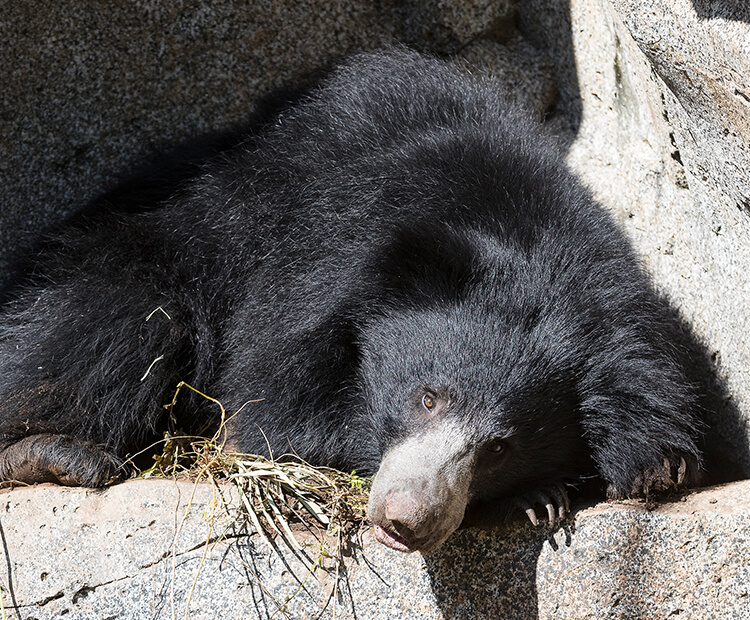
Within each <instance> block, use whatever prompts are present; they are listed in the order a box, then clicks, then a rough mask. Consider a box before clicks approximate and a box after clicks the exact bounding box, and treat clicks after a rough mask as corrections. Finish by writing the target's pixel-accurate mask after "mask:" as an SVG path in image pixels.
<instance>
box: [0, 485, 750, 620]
mask: <svg viewBox="0 0 750 620" xmlns="http://www.w3.org/2000/svg"><path fill="white" fill-rule="evenodd" d="M227 524H228V520H227V517H226V516H225V514H224V513H223V512H222V511H221V510H220V508H219V503H218V502H217V501H216V490H215V489H214V488H213V487H212V486H211V485H208V484H200V485H197V487H195V488H194V486H193V484H192V483H190V482H179V483H176V482H173V481H169V480H139V481H130V482H127V483H124V484H121V485H118V486H115V487H112V488H110V489H108V490H106V491H100V492H93V491H88V490H85V489H67V488H60V487H54V486H42V487H37V488H30V489H16V490H13V491H4V492H0V526H1V528H2V531H1V534H2V540H3V543H4V553H5V562H2V563H0V585H2V588H3V602H4V605H5V609H6V610H7V611H8V614H9V615H8V617H10V618H12V617H15V616H14V615H13V611H11V609H12V608H13V607H16V608H17V610H18V612H19V614H20V617H21V618H23V619H24V620H29V619H31V618H33V619H35V620H48V619H49V620H52V619H53V618H54V619H59V618H66V619H67V620H84V619H86V620H88V619H91V618H97V619H105V618H106V619H108V620H116V619H117V620H120V619H122V620H140V619H141V618H143V619H146V618H151V619H154V620H158V619H161V618H165V619H166V618H173V617H177V618H185V617H187V618H190V619H192V620H203V619H209V618H223V619H224V618H248V619H249V618H263V619H268V618H271V617H275V618H278V617H282V618H294V619H304V618H325V619H328V618H359V619H361V620H365V619H369V618H377V619H382V618H427V619H433V618H434V619H438V618H446V619H448V618H451V619H453V618H455V619H462V620H463V619H466V620H481V619H485V618H487V619H489V618H493V619H494V618H503V619H507V620H536V619H547V618H549V619H552V618H592V619H598V620H600V619H604V618H622V619H628V620H632V619H634V618H666V617H672V616H679V617H680V618H689V619H696V620H698V619H710V618H717V619H718V618H750V545H749V544H748V543H749V541H750V482H743V483H735V484H734V485H730V486H726V487H723V488H714V489H707V490H703V491H701V492H699V493H695V494H693V495H691V496H688V497H687V498H684V499H683V500H682V501H677V502H674V503H671V504H664V505H661V506H659V507H657V508H656V509H655V510H653V511H650V512H649V511H647V510H646V509H645V507H644V506H643V505H642V504H637V503H632V504H628V503H618V504H601V505H598V506H595V507H592V508H588V509H583V510H578V511H576V514H575V521H574V523H568V524H567V525H566V526H565V528H564V529H561V530H558V531H557V532H556V533H554V534H553V535H550V534H549V533H548V532H546V531H544V530H537V531H535V530H534V529H533V528H532V527H531V526H530V525H525V524H517V525H510V526H507V527H504V528H498V529H495V530H492V531H489V532H488V531H481V530H473V529H471V530H462V531H460V532H458V533H457V534H454V536H453V537H452V538H451V539H450V540H449V541H448V542H447V543H446V544H445V545H444V546H443V547H441V548H440V549H439V550H437V551H436V552H433V553H431V554H428V555H425V556H422V555H420V554H412V555H404V554H401V553H399V552H396V551H392V550H390V549H387V548H385V547H383V546H382V545H380V544H379V543H377V542H376V541H375V540H374V538H372V536H371V535H370V533H369V532H365V533H364V534H363V536H362V539H361V541H360V543H358V544H356V545H354V546H352V547H351V549H350V552H349V554H348V557H347V558H346V560H345V566H344V567H342V570H341V571H340V574H339V578H338V580H337V579H336V578H335V573H334V572H333V571H331V570H330V568H331V563H330V561H327V562H326V566H327V567H328V568H329V572H325V571H323V570H317V571H316V572H315V574H314V575H313V574H310V572H309V570H308V569H307V568H306V566H305V564H304V563H303V562H302V561H300V559H299V557H295V556H294V555H293V554H292V553H291V552H290V551H288V550H286V549H285V548H284V547H283V545H279V546H278V549H279V551H281V554H282V556H283V559H282V557H280V556H279V555H277V553H276V552H274V551H272V550H271V549H270V548H269V547H268V545H267V544H266V543H265V542H263V541H261V540H260V539H259V538H258V537H257V536H254V535H250V536H248V535H246V534H245V533H243V532H241V531H239V532H238V531H235V530H232V529H228V530H227ZM222 533H226V536H225V537H224V538H223V539H221V534H222ZM301 540H303V541H305V540H306V541H307V546H306V547H305V553H306V554H307V555H308V556H309V557H310V558H314V557H315V556H316V546H315V543H314V540H313V539H312V538H311V537H308V538H304V537H303V538H302V539H301ZM206 543H208V544H206ZM334 601H335V603H334ZM186 612H187V615H186Z"/></svg>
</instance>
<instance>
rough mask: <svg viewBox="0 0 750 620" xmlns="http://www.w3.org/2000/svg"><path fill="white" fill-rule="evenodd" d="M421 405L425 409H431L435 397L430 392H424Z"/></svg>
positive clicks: (433, 406) (433, 405)
mask: <svg viewBox="0 0 750 620" xmlns="http://www.w3.org/2000/svg"><path fill="white" fill-rule="evenodd" d="M422 406H423V407H424V408H425V409H427V411H432V410H433V409H434V408H435V398H434V397H433V396H432V395H431V394H425V395H424V396H422Z"/></svg>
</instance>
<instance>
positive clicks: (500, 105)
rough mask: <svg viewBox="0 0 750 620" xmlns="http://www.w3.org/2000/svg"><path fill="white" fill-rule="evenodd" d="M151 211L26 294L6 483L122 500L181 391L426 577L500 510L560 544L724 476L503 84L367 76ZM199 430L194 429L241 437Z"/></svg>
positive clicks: (641, 281) (629, 285) (342, 76)
mask: <svg viewBox="0 0 750 620" xmlns="http://www.w3.org/2000/svg"><path fill="white" fill-rule="evenodd" d="M131 206H132V207H133V208H132V209H121V210H118V209H108V210H98V211H95V212H92V213H89V214H86V215H83V216H81V217H80V218H78V219H77V220H76V221H75V222H74V223H71V224H69V225H68V226H66V227H63V228H62V229H60V230H58V231H56V232H55V233H54V234H53V235H51V236H50V237H49V238H48V239H47V240H46V241H45V242H44V243H43V244H42V246H41V248H40V249H39V251H38V252H37V253H36V254H35V255H34V256H33V257H32V260H31V266H30V268H29V269H28V271H27V272H26V273H25V274H24V276H23V277H21V278H20V279H18V280H17V282H16V283H15V284H14V285H13V287H12V288H11V289H10V290H9V291H8V292H7V293H6V296H5V297H6V301H5V302H4V305H3V307H2V314H0V450H2V452H0V479H2V480H19V481H22V482H27V483H35V482H43V481H53V482H59V483H62V484H68V485H84V486H92V487H97V486H102V485H104V484H107V483H108V482H110V481H111V480H112V479H113V478H114V477H116V476H118V475H121V474H122V471H123V468H122V467H121V464H122V463H123V461H124V459H125V458H126V456H127V455H128V454H133V453H134V452H135V451H137V450H139V449H141V448H143V447H144V446H145V445H148V443H149V442H150V441H152V440H153V438H154V437H156V436H157V433H158V431H159V429H160V428H163V427H164V423H165V416H167V415H168V413H167V411H166V410H165V405H167V404H169V403H170V402H171V400H172V397H173V395H174V393H175V388H176V385H177V383H178V382H179V381H185V382H187V383H189V384H190V385H192V386H195V387H196V388H198V389H200V390H201V391H202V392H204V393H205V394H208V395H210V396H211V397H213V398H215V399H217V400H218V401H220V402H221V403H222V404H223V405H224V407H225V409H226V410H227V412H235V411H238V410H239V413H237V414H236V415H235V416H233V417H231V419H230V420H229V422H228V425H227V433H228V438H229V443H230V445H231V446H232V447H233V448H236V449H237V450H241V451H243V452H249V453H267V451H268V449H269V447H270V449H271V450H272V451H273V454H274V455H277V456H278V455H282V454H288V453H294V454H296V455H299V456H300V457H302V458H303V459H305V460H306V461H308V462H309V463H311V464H314V465H328V466H333V467H337V468H341V469H344V470H357V471H358V472H360V473H362V474H376V476H375V479H374V482H373V487H372V493H371V499H370V504H369V516H370V520H371V521H372V523H373V526H374V530H375V534H376V537H377V538H378V539H379V540H380V541H381V542H383V543H385V544H387V545H389V546H391V547H393V548H395V549H400V550H403V551H413V550H421V551H429V550H430V549H434V548H435V547H437V546H438V545H440V544H441V543H442V542H443V541H444V540H445V539H446V538H447V537H448V536H449V535H450V534H451V533H452V532H453V531H454V530H455V529H456V528H457V527H458V526H459V525H460V524H461V523H462V521H463V520H464V518H465V517H466V515H467V514H468V511H467V508H469V509H474V508H475V507H477V506H480V507H482V506H486V507H487V510H493V509H498V508H497V507H500V508H502V507H503V506H505V507H508V506H510V507H521V508H523V509H524V510H527V512H528V514H529V515H530V517H531V518H532V520H536V515H535V511H534V510H535V506H536V507H539V506H542V507H543V508H544V509H545V510H546V511H547V513H548V516H549V518H550V520H552V521H554V520H555V518H556V516H557V515H564V514H565V513H566V511H567V509H568V500H567V496H566V492H565V486H566V485H570V484H575V483H576V482H578V481H580V480H581V479H583V478H588V477H590V476H592V475H593V476H597V477H598V478H599V479H600V480H601V481H602V485H603V486H606V488H607V491H608V495H609V496H610V497H625V496H628V495H633V494H635V495H638V494H643V493H644V492H645V491H646V490H647V488H648V489H649V490H650V489H656V490H659V489H666V488H668V487H671V486H674V485H676V484H680V485H682V484H691V483H695V482H696V481H697V479H698V477H699V475H700V470H701V458H702V456H701V450H700V449H699V447H698V443H697V442H698V440H699V436H700V421H699V420H698V418H697V416H696V414H695V410H696V406H695V399H696V395H695V394H694V390H693V388H692V387H691V383H690V382H689V381H688V380H687V379H686V374H685V372H686V371H685V368H686V365H689V364H690V360H689V359H688V357H689V356H688V355H687V353H686V352H685V350H684V349H683V348H681V347H680V345H679V344H678V343H677V342H676V341H675V340H674V339H673V337H672V336H671V334H672V333H673V332H674V325H673V324H672V319H671V318H670V316H669V314H668V313H667V312H666V311H665V309H664V307H663V305H662V304H661V303H660V301H659V299H658V298H657V296H656V294H655V293H654V291H653V289H652V287H651V285H650V283H649V280H648V278H647V276H646V275H645V274H644V272H643V271H642V269H641V268H640V266H639V262H638V260H637V258H636V257H635V255H634V252H633V250H632V249H631V247H630V245H629V244H628V242H627V240H626V239H625V237H624V235H623V233H622V232H621V231H620V230H618V228H617V227H616V225H615V224H614V222H613V220H612V219H611V217H610V216H609V215H608V214H607V213H606V212H605V211H604V209H603V208H602V207H601V206H599V205H598V204H596V203H595V202H594V201H593V199H592V198H591V196H590V194H589V193H588V191H586V190H585V189H584V188H583V187H582V186H581V185H580V183H579V182H578V181H577V180H576V179H575V178H574V177H573V176H572V175H571V174H570V173H569V172H568V171H567V170H566V168H565V166H564V164H563V161H562V158H561V156H560V154H559V153H558V152H557V150H556V148H555V147H554V146H553V145H552V144H551V143H550V142H549V141H548V140H547V139H545V138H544V137H543V136H542V135H541V134H540V130H539V128H538V127H537V126H535V125H534V124H533V123H531V122H530V121H528V120H527V119H526V118H525V117H524V116H523V115H521V114H518V113H516V112H514V111H513V110H511V109H508V107H507V105H506V104H505V103H504V102H503V98H502V93H500V92H498V90H497V88H496V86H495V84H494V83H493V82H492V81H491V80H490V79H488V78H483V79H482V78H478V77H474V76H472V75H471V74H470V73H469V72H468V71H466V70H460V69H458V68H455V67H453V66H451V65H450V64H447V63H445V62H443V61H440V60H437V59H433V58H427V57H424V56H421V55H419V54H417V53H414V52H411V51H407V50H403V49H395V50H388V51H385V52H380V53H375V54H366V55H359V56H355V57H353V58H352V59H350V60H349V61H347V62H345V63H344V64H342V65H341V66H339V67H338V68H336V69H334V70H332V71H331V72H330V73H329V74H327V75H326V76H325V77H323V78H322V79H321V80H320V82H319V83H318V84H317V85H316V86H314V87H313V88H312V89H311V90H310V91H309V92H308V93H307V94H306V95H305V96H304V97H302V98H301V99H300V100H299V101H298V102H296V103H294V104H290V105H288V106H286V107H285V108H284V109H282V110H280V111H279V112H278V114H276V115H275V116H274V117H273V118H272V119H270V120H269V121H268V122H267V123H265V124H264V125H262V126H261V127H259V128H257V129H256V130H254V131H253V132H252V133H251V134H249V135H248V136H247V137H246V138H245V139H244V140H243V141H242V142H241V143H240V144H239V145H237V146H235V147H234V148H232V149H230V150H228V151H226V152H224V153H222V154H220V155H218V156H216V157H214V158H212V159H211V160H210V161H209V162H208V163H207V164H206V165H205V167H204V168H203V170H202V172H201V173H200V174H198V175H196V177H195V178H194V179H192V180H190V181H189V182H187V183H185V184H183V185H182V186H181V187H180V189H179V190H178V191H176V193H175V194H174V195H173V196H172V197H171V198H169V199H168V200H165V201H163V202H162V203H161V204H160V205H159V207H158V208H155V209H146V210H143V209H140V210H139V209H138V205H131ZM249 401H253V402H249ZM177 405H178V406H177V408H176V409H175V411H174V412H173V415H175V416H176V417H177V421H178V424H179V425H180V427H181V428H184V429H186V430H192V431H194V432H197V431H199V430H201V429H205V428H206V426H207V425H210V424H212V423H214V424H215V423H216V421H217V420H216V417H217V408H216V407H215V405H212V404H211V403H209V402H206V401H204V400H202V399H198V398H191V397H186V398H183V397H182V396H180V399H178V403H177ZM493 506H494V507H495V508H493Z"/></svg>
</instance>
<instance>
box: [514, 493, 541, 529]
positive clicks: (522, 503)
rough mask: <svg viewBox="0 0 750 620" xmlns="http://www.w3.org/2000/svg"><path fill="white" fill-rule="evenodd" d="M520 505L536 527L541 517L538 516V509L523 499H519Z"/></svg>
mask: <svg viewBox="0 0 750 620" xmlns="http://www.w3.org/2000/svg"><path fill="white" fill-rule="evenodd" d="M518 507H519V508H520V509H521V510H523V511H524V512H525V513H526V516H527V517H529V521H531V524H532V525H533V526H534V527H536V526H538V525H539V519H538V518H537V516H536V511H535V510H534V508H533V506H532V505H531V504H529V503H528V502H526V501H524V500H522V499H519V500H518Z"/></svg>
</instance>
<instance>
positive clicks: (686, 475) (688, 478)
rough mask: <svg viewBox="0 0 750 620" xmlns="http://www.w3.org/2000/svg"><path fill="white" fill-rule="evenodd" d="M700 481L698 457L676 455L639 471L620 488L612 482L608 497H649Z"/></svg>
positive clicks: (608, 488) (608, 489)
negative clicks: (626, 484) (627, 483)
mask: <svg viewBox="0 0 750 620" xmlns="http://www.w3.org/2000/svg"><path fill="white" fill-rule="evenodd" d="M699 481H700V465H699V463H698V461H697V459H696V458H695V457H692V456H674V457H671V458H665V459H663V460H662V462H661V464H659V465H656V466H654V467H648V468H646V469H644V470H643V471H639V472H637V473H636V475H635V476H634V477H633V479H632V481H631V482H630V484H629V485H628V486H625V487H623V488H620V487H617V486H615V485H613V484H610V485H609V486H608V487H607V498H608V499H625V498H628V497H646V498H648V497H650V496H652V495H663V494H665V493H670V492H674V491H678V490H680V489H684V488H687V487H690V486H694V485H696V484H698V483H699Z"/></svg>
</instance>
